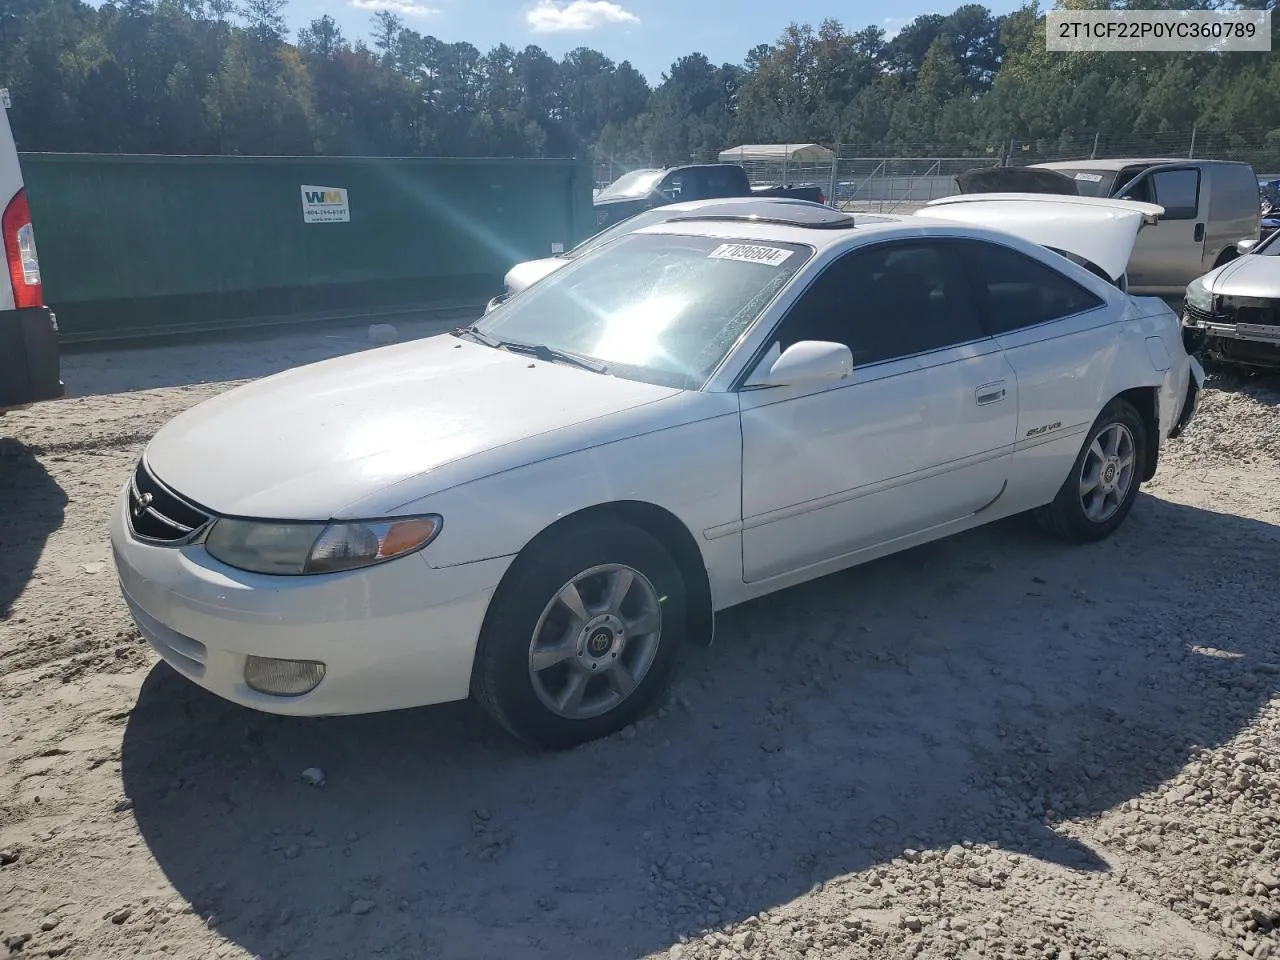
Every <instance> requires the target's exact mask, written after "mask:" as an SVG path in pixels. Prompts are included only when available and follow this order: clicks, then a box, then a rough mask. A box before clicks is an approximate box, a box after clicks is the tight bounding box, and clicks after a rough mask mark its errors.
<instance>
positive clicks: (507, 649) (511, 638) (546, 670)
mask: <svg viewBox="0 0 1280 960" xmlns="http://www.w3.org/2000/svg"><path fill="white" fill-rule="evenodd" d="M685 597H686V591H685V586H684V579H683V577H682V575H681V573H680V569H679V567H678V565H677V564H676V563H675V561H674V560H673V559H672V558H671V555H670V554H669V553H668V552H667V550H666V549H665V548H664V547H663V546H662V544H661V543H659V542H658V541H657V540H655V539H654V538H653V537H652V536H650V535H649V534H648V533H646V532H644V531H643V530H640V529H638V528H636V527H633V526H630V525H629V524H625V523H612V522H597V523H592V524H590V525H583V526H581V527H576V528H570V529H568V530H566V531H564V532H558V533H552V534H551V535H550V536H548V537H546V538H545V539H543V540H542V541H541V542H537V543H535V544H533V545H532V547H531V548H530V549H529V550H528V551H526V553H524V554H521V556H520V557H518V558H517V559H516V562H515V563H514V564H512V567H511V570H510V571H509V572H508V574H507V576H506V578H505V579H504V581H503V584H502V586H501V587H500V588H499V590H498V593H497V595H496V596H495V597H494V600H493V603H492V605H491V607H490V610H489V614H488V616H487V617H486V619H485V624H484V628H483V630H482V631H481V635H480V644H479V648H478V650H477V651H476V666H475V671H474V675H473V680H472V692H473V693H474V695H475V697H476V699H477V700H478V701H479V702H480V704H481V705H482V706H483V707H484V708H485V709H486V710H487V711H488V712H489V713H490V714H491V715H492V716H493V718H494V719H495V720H497V721H498V723H500V724H501V725H502V726H503V727H505V728H506V729H507V730H508V731H510V732H511V733H512V734H514V735H515V736H517V737H519V738H520V739H522V740H525V741H527V742H529V743H532V744H535V745H538V746H543V747H552V748H559V747H569V746H573V745H575V744H578V743H583V742H585V741H588V740H594V739H596V738H598V737H603V736H606V735H608V734H610V733H613V732H614V731H616V730H619V729H621V728H622V727H624V726H626V725H627V724H629V723H630V722H632V720H634V719H635V718H636V717H637V716H638V715H639V714H640V713H641V712H642V711H643V710H644V709H645V707H646V706H647V705H648V704H649V703H650V702H651V701H652V700H653V698H654V697H655V696H656V695H657V694H658V693H659V692H660V691H661V690H662V688H663V686H664V685H665V684H666V681H667V679H668V677H669V676H670V673H671V668H672V667H673V666H674V663H675V657H676V652H677V648H678V647H679V646H680V641H681V639H682V638H683V636H684V634H685V630H686V601H685Z"/></svg>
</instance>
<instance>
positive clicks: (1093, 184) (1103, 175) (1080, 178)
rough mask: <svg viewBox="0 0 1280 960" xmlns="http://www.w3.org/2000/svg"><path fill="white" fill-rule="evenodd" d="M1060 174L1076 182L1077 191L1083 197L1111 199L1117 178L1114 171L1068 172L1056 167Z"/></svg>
mask: <svg viewBox="0 0 1280 960" xmlns="http://www.w3.org/2000/svg"><path fill="white" fill-rule="evenodd" d="M1054 169H1056V170H1057V171H1058V173H1061V174H1063V175H1064V176H1067V177H1070V178H1071V179H1072V180H1074V181H1075V182H1076V190H1078V191H1079V193H1080V196H1082V197H1109V196H1111V187H1112V183H1113V181H1114V180H1115V178H1116V175H1115V171H1114V170H1066V169H1063V168H1062V167H1055V168H1054Z"/></svg>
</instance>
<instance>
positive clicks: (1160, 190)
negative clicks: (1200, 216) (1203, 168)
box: [1151, 170, 1200, 220]
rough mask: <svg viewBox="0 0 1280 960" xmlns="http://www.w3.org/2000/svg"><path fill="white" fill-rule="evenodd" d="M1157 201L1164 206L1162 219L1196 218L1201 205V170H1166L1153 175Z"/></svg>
mask: <svg viewBox="0 0 1280 960" xmlns="http://www.w3.org/2000/svg"><path fill="white" fill-rule="evenodd" d="M1151 180H1152V181H1153V186H1154V187H1155V194H1156V195H1155V202H1156V203H1158V204H1160V206H1162V207H1164V216H1163V217H1161V218H1160V219H1161V220H1194V219H1195V217H1196V210H1197V209H1198V208H1199V206H1200V171H1198V170H1165V171H1164V172H1162V173H1157V174H1154V175H1152V177H1151Z"/></svg>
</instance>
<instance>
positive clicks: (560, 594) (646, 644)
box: [529, 563, 662, 720]
mask: <svg viewBox="0 0 1280 960" xmlns="http://www.w3.org/2000/svg"><path fill="white" fill-rule="evenodd" d="M661 639H662V608H661V604H660V602H659V600H658V592H657V591H656V590H654V588H653V584H651V583H650V582H649V579H648V578H647V577H646V576H645V575H644V574H643V573H641V572H640V571H639V570H635V569H633V568H632V567H628V566H626V565H625V564H620V563H611V564H604V565H602V566H598V567H592V568H591V569H590V570H584V571H583V572H582V573H580V574H578V576H576V577H574V578H573V579H572V580H570V581H569V582H568V583H566V584H565V585H564V586H563V587H561V588H560V589H559V590H558V591H556V595H555V596H554V597H553V598H552V599H551V601H550V602H549V603H548V604H547V606H546V608H545V609H544V610H543V611H542V616H541V617H539V618H538V624H537V626H536V627H534V630H533V641H532V642H531V643H530V644H529V680H530V682H531V683H532V684H533V689H534V692H535V693H536V694H537V695H538V699H539V700H541V701H542V703H543V705H544V706H545V707H546V708H547V709H548V710H550V711H551V712H552V713H554V714H556V715H557V716H560V717H564V718H565V719H567V720H586V719H590V718H592V717H598V716H600V715H601V714H604V713H608V712H609V711H610V710H613V709H615V708H616V707H618V706H620V705H621V704H622V702H623V701H624V700H626V699H627V698H628V697H629V696H631V695H632V694H633V693H635V691H636V687H637V686H638V685H639V684H640V682H641V681H643V680H644V678H645V675H646V674H648V672H649V668H650V667H652V666H653V661H654V658H655V657H656V656H657V653H658V646H659V643H660V641H661Z"/></svg>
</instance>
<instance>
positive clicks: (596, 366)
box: [497, 340, 609, 373]
mask: <svg viewBox="0 0 1280 960" xmlns="http://www.w3.org/2000/svg"><path fill="white" fill-rule="evenodd" d="M497 345H498V346H499V347H501V348H502V349H503V350H510V351H511V352H512V353H522V354H526V355H528V356H530V357H537V358H538V359H539V360H542V361H543V362H545V363H556V362H560V363H568V364H572V365H573V366H575V367H581V368H582V369H583V370H590V371H591V372H592V373H607V372H608V370H609V367H608V366H607V365H606V364H603V363H600V362H599V361H597V360H588V359H587V358H586V357H580V356H578V355H577V354H576V353H569V352H568V351H567V350H557V349H556V348H555V347H549V346H547V345H546V344H545V343H519V342H517V341H515V340H499V341H497Z"/></svg>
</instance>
